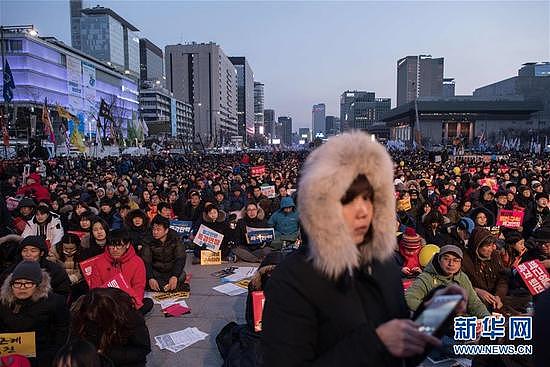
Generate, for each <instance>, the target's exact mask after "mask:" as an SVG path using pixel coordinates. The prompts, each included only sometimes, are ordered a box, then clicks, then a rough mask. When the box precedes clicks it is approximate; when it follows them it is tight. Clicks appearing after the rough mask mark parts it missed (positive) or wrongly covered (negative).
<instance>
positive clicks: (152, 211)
mask: <svg viewBox="0 0 550 367" xmlns="http://www.w3.org/2000/svg"><path fill="white" fill-rule="evenodd" d="M159 203H160V196H159V194H157V193H153V194H151V202H150V203H149V204H148V205H147V208H146V209H145V213H147V217H149V220H152V219H153V218H154V217H155V216H156V215H157V214H158V205H159Z"/></svg>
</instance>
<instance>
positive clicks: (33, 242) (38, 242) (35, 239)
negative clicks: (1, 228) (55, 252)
mask: <svg viewBox="0 0 550 367" xmlns="http://www.w3.org/2000/svg"><path fill="white" fill-rule="evenodd" d="M25 246H34V247H36V248H38V249H40V250H42V251H44V253H47V252H48V246H46V242H45V241H44V239H43V238H42V236H27V237H25V238H23V241H21V243H20V244H19V248H20V249H21V250H23V248H24V247H25Z"/></svg>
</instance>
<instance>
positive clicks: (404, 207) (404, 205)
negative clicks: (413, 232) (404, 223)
mask: <svg viewBox="0 0 550 367" xmlns="http://www.w3.org/2000/svg"><path fill="white" fill-rule="evenodd" d="M411 207H412V206H411V198H410V197H407V198H404V199H400V200H397V211H403V212H406V211H408V210H411Z"/></svg>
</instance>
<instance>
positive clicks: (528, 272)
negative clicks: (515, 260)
mask: <svg viewBox="0 0 550 367" xmlns="http://www.w3.org/2000/svg"><path fill="white" fill-rule="evenodd" d="M516 270H517V272H518V274H519V275H520V276H521V279H523V282H524V283H525V285H526V286H527V288H528V289H529V292H531V294H532V295H533V296H535V295H537V294H539V293H541V292H543V291H544V290H545V289H547V288H549V287H550V275H548V271H547V270H546V268H545V267H544V265H542V263H541V262H540V261H539V260H531V261H526V262H524V263H521V264H519V265H518V266H516Z"/></svg>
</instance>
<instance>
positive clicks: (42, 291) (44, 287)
mask: <svg viewBox="0 0 550 367" xmlns="http://www.w3.org/2000/svg"><path fill="white" fill-rule="evenodd" d="M11 276H12V275H11V274H10V275H8V277H7V278H6V280H4V283H3V284H2V288H0V302H1V303H2V304H4V305H7V306H11V305H13V304H14V303H15V301H16V298H15V296H14V295H13V289H12V288H11ZM51 291H52V286H51V278H50V274H48V272H47V271H46V270H44V269H42V282H40V285H39V286H38V288H37V289H36V292H34V294H33V295H32V297H31V300H32V301H33V302H37V301H38V300H40V299H42V298H48V294H49V293H50V292H51Z"/></svg>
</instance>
